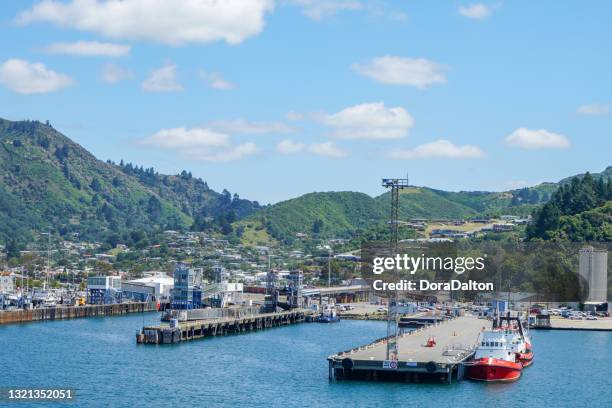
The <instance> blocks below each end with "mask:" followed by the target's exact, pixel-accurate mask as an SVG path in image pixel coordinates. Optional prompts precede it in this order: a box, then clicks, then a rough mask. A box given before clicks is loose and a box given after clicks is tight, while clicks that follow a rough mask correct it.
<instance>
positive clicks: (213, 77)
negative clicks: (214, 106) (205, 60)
mask: <svg viewBox="0 0 612 408" xmlns="http://www.w3.org/2000/svg"><path fill="white" fill-rule="evenodd" d="M200 78H201V79H202V80H203V81H204V82H206V83H207V84H208V86H210V87H211V88H214V89H222V90H228V89H234V88H235V87H236V86H235V85H234V84H232V83H231V82H229V81H227V80H225V79H223V76H221V74H219V73H218V72H206V71H200Z"/></svg>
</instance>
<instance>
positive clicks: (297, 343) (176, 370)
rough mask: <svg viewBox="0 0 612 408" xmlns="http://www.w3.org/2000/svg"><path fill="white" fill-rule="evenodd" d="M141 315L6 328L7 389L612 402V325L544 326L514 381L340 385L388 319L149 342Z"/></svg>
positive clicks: (424, 401) (182, 401)
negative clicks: (344, 369) (335, 365)
mask: <svg viewBox="0 0 612 408" xmlns="http://www.w3.org/2000/svg"><path fill="white" fill-rule="evenodd" d="M143 320H144V321H145V322H146V323H154V322H157V321H158V315H157V314H147V315H145V317H144V319H143V315H130V316H124V317H107V318H95V319H78V320H66V321H55V322H40V323H30V324H23V325H9V326H0V347H1V348H0V361H1V363H2V364H1V369H2V373H1V374H0V387H8V386H17V387H24V386H31V387H44V388H48V387H72V388H76V389H77V399H76V401H75V402H72V403H64V404H57V403H56V404H55V405H59V406H63V407H66V406H86V407H133V406H147V407H149V406H150V407H171V406H172V407H179V406H185V407H187V406H199V407H215V406H221V407H225V406H228V407H259V406H262V407H263V406H268V407H292V406H301V407H319V406H325V407H351V406H364V407H366V406H367V407H390V406H392V405H395V406H420V407H429V406H436V407H446V406H454V407H463V406H472V407H474V406H487V407H495V406H499V405H500V404H502V406H534V407H536V406H538V407H539V406H551V407H553V406H554V407H577V406H587V405H588V406H590V407H593V408H595V407H603V406H611V404H612V333H605V332H563V331H550V332H546V331H540V332H534V333H533V335H534V347H535V352H536V361H535V363H534V364H533V366H532V367H530V368H528V369H526V370H525V371H524V373H523V377H522V378H521V379H520V380H519V381H518V382H515V383H511V384H483V383H476V382H470V381H463V382H461V383H455V384H452V385H446V384H401V383H369V382H355V381H345V382H331V383H330V382H329V381H328V377H327V373H328V371H327V361H326V360H325V358H326V357H327V356H328V355H330V354H333V353H335V352H337V351H340V350H345V349H348V348H351V347H352V346H355V345H358V344H363V343H366V342H369V341H371V340H373V339H375V338H379V337H382V336H384V334H385V324H384V323H383V322H368V321H342V322H340V323H338V324H329V325H325V324H314V323H313V324H300V325H295V326H287V327H282V328H275V329H270V330H265V331H260V332H255V333H248V334H243V335H232V336H226V337H219V338H210V339H202V340H196V341H192V342H188V343H184V344H178V345H169V346H145V345H137V344H136V341H135V333H136V330H137V329H139V328H140V327H142V324H143ZM0 405H2V402H0ZM4 406H8V405H7V404H5V405H4ZM12 406H17V407H25V406H35V407H41V406H49V404H47V405H45V404H42V403H36V404H32V405H28V404H26V403H19V404H12Z"/></svg>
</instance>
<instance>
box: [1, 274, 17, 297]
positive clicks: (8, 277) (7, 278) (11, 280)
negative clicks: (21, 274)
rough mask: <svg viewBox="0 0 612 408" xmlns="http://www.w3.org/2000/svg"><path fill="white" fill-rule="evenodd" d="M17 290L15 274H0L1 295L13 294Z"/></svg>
mask: <svg viewBox="0 0 612 408" xmlns="http://www.w3.org/2000/svg"><path fill="white" fill-rule="evenodd" d="M14 290H15V274H13V273H10V272H0V293H13V291H14Z"/></svg>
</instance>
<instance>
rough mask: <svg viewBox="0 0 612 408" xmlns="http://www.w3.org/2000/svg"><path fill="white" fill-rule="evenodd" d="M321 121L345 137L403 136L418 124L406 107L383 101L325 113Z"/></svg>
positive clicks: (334, 134)
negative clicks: (392, 105)
mask: <svg viewBox="0 0 612 408" xmlns="http://www.w3.org/2000/svg"><path fill="white" fill-rule="evenodd" d="M321 121H322V122H323V123H325V124H326V125H328V126H331V127H333V128H334V129H335V130H334V132H333V136H335V137H338V138H341V139H399V138H402V137H404V136H406V135H407V134H408V130H409V129H410V128H411V127H412V126H413V125H414V119H413V118H412V116H410V114H409V113H408V112H406V110H405V109H404V108H402V107H400V106H398V107H395V108H386V107H385V104H384V103H383V102H378V103H363V104H360V105H355V106H351V107H348V108H345V109H343V110H341V111H340V112H337V113H334V114H331V115H325V116H323V118H322V119H321Z"/></svg>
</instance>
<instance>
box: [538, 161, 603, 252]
mask: <svg viewBox="0 0 612 408" xmlns="http://www.w3.org/2000/svg"><path fill="white" fill-rule="evenodd" d="M609 169H610V168H608V169H606V171H608V170H609ZM604 174H605V173H604ZM527 238H528V239H531V240H537V239H544V240H551V239H567V240H571V241H612V181H611V180H610V179H606V177H603V176H599V177H596V178H595V177H593V176H592V175H591V174H589V173H586V174H585V175H581V176H578V177H575V178H573V179H571V180H569V181H567V182H565V183H563V184H562V185H561V187H560V188H559V189H558V190H557V191H556V192H555V193H554V194H553V195H552V197H551V199H550V201H549V202H548V203H547V204H545V205H544V206H543V207H542V208H541V209H540V210H538V211H537V212H536V213H535V217H534V222H533V223H532V224H531V225H530V226H529V227H528V228H527Z"/></svg>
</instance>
